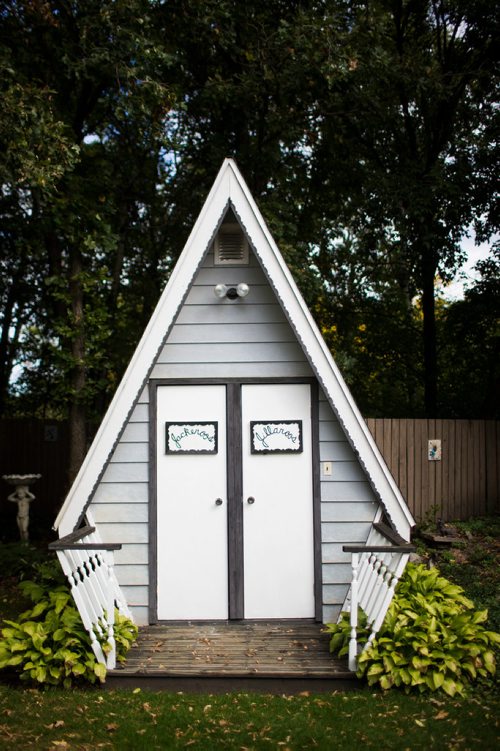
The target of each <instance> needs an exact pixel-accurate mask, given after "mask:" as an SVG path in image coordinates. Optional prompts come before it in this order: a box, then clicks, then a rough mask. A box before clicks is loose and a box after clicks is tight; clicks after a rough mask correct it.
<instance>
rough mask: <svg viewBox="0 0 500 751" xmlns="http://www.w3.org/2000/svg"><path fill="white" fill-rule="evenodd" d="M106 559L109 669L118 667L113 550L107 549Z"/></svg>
mask: <svg viewBox="0 0 500 751" xmlns="http://www.w3.org/2000/svg"><path fill="white" fill-rule="evenodd" d="M104 561H105V564H106V572H107V576H108V587H107V591H106V597H107V601H108V607H107V611H108V612H107V616H108V644H109V647H110V649H109V652H108V655H107V661H106V662H107V667H108V669H109V670H113V669H114V668H115V667H116V641H115V591H114V586H113V579H114V574H113V564H114V555H113V551H112V550H108V551H106V553H105V554H104Z"/></svg>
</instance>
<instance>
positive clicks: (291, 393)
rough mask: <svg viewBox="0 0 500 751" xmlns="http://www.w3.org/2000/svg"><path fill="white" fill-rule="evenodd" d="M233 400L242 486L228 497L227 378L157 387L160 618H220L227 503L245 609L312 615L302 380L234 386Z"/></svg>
mask: <svg viewBox="0 0 500 751" xmlns="http://www.w3.org/2000/svg"><path fill="white" fill-rule="evenodd" d="M241 400H242V404H241V406H242V410H241V425H239V429H241V430H242V456H241V462H242V479H243V495H242V497H239V498H228V497H227V487H228V483H227V454H226V451H227V448H226V440H227V438H226V436H227V430H228V426H227V421H228V420H229V421H230V420H232V419H234V418H233V416H232V415H226V387H225V386H224V385H200V386H198V385H196V386H195V385H190V386H187V385H186V386H184V385H177V386H159V387H158V389H157V436H156V446H157V447H156V461H157V551H158V555H157V577H158V593H157V594H158V619H159V620H205V619H207V620H212V619H213V620H217V619H222V620H224V619H227V618H228V614H229V603H228V597H229V586H228V577H229V570H228V569H229V566H228V528H227V525H228V511H227V510H228V504H239V506H240V508H241V509H242V512H243V536H242V541H241V543H238V547H241V548H242V549H240V550H237V551H236V553H235V554H233V555H234V560H233V566H237V567H239V570H240V571H241V567H243V579H242V581H243V584H242V586H243V593H244V617H245V618H312V617H314V544H313V493H312V485H313V483H312V457H311V443H312V439H311V396H310V387H309V385H307V384H255V385H254V384H252V385H242V386H241ZM231 427H232V428H234V426H231ZM230 434H231V432H230ZM252 436H253V438H252ZM259 438H260V439H263V441H264V442H263V443H262V441H261V442H260V443H261V445H257V444H258V443H259ZM262 449H264V450H262ZM232 508H234V506H233V507H232ZM230 518H231V516H230ZM233 518H234V514H233ZM239 580H240V581H241V577H239Z"/></svg>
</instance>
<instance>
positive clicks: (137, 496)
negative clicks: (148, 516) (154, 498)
mask: <svg viewBox="0 0 500 751" xmlns="http://www.w3.org/2000/svg"><path fill="white" fill-rule="evenodd" d="M148 500H149V499H148V483H147V482H135V483H133V484H131V483H120V482H102V481H101V483H100V484H99V487H98V488H97V490H96V492H95V495H94V498H93V501H92V511H94V508H95V506H96V505H97V504H99V503H148ZM117 514H118V512H117Z"/></svg>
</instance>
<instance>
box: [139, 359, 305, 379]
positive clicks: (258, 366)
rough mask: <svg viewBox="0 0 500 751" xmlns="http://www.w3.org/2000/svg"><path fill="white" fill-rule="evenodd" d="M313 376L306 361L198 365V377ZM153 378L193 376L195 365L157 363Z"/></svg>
mask: <svg viewBox="0 0 500 751" xmlns="http://www.w3.org/2000/svg"><path fill="white" fill-rule="evenodd" d="M311 376H312V372H311V368H310V367H309V365H308V363H306V362H299V363H288V362H274V363H272V362H271V363H262V362H245V363H201V364H199V365H197V366H196V377H198V378H292V377H300V378H310V377H311ZM153 378H172V379H175V378H193V366H192V365H191V364H189V363H177V364H174V365H156V366H155V368H154V370H153Z"/></svg>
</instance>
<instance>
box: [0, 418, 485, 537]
mask: <svg viewBox="0 0 500 751" xmlns="http://www.w3.org/2000/svg"><path fill="white" fill-rule="evenodd" d="M367 423H368V426H369V428H370V430H371V432H372V433H373V435H374V437H375V440H376V442H377V445H378V447H379V449H380V451H381V452H382V454H383V456H384V458H385V460H386V462H387V464H388V466H389V468H390V470H391V472H392V474H393V475H394V479H395V480H396V482H397V483H398V485H399V487H400V489H401V492H402V494H403V496H404V498H405V499H406V501H407V503H408V505H409V507H410V509H411V511H412V513H413V515H414V516H415V518H416V519H417V520H420V519H423V518H424V517H425V516H426V514H427V513H428V512H430V513H432V512H433V507H435V506H438V507H439V510H438V512H437V514H436V516H440V517H441V518H443V519H444V520H452V519H466V518H468V517H470V516H480V515H483V514H487V513H498V512H499V511H500V422H495V421H493V420H389V419H369V420H367ZM433 439H438V440H441V460H440V461H429V459H428V441H429V440H433ZM68 448H69V447H68V426H67V423H64V422H55V421H41V420H0V478H1V476H2V475H4V474H14V473H18V474H27V473H39V474H41V475H42V478H41V479H40V480H38V481H37V482H36V483H35V484H34V485H33V487H32V490H33V493H34V494H35V496H36V500H35V501H34V502H33V503H32V504H31V510H30V518H31V523H30V532H31V534H32V537H33V539H36V538H37V537H40V536H41V537H42V538H46V537H47V536H50V530H51V527H52V524H53V523H54V519H55V517H56V515H57V511H58V509H59V507H60V505H61V503H62V502H63V500H64V496H65V493H66V491H67V468H68ZM12 490H13V488H10V487H9V486H8V485H7V483H5V482H4V481H3V480H1V479H0V539H2V538H6V537H9V538H14V539H16V538H17V526H16V520H15V517H16V511H17V507H16V504H14V503H10V502H9V501H7V500H6V499H7V496H8V495H9V493H10V492H12Z"/></svg>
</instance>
